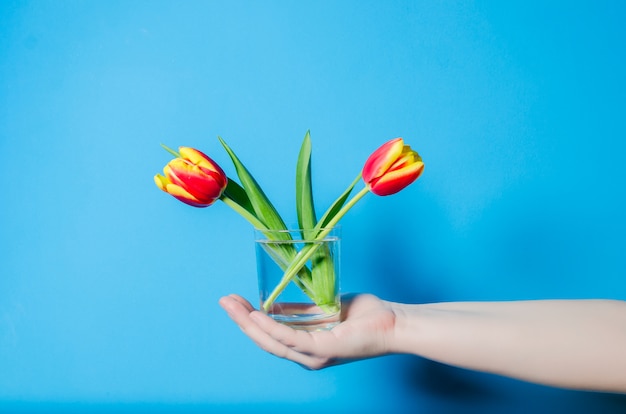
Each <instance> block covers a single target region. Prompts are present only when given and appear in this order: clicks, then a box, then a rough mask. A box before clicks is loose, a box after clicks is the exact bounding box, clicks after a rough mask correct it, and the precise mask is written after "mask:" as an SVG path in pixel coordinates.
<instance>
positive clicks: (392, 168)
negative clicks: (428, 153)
mask: <svg viewBox="0 0 626 414" xmlns="http://www.w3.org/2000/svg"><path fill="white" fill-rule="evenodd" d="M422 171H424V163H423V162H422V158H421V157H420V156H419V154H418V153H417V152H415V151H413V150H412V149H411V147H410V146H408V145H404V140H403V139H402V138H395V139H392V140H391V141H389V142H386V143H385V144H383V145H382V146H381V147H380V148H378V149H377V150H376V151H374V152H373V153H372V155H370V157H369V158H368V159H367V161H366V162H365V165H364V167H363V181H365V183H366V184H367V186H368V187H369V189H370V191H371V192H372V193H374V194H376V195H379V196H386V195H391V194H395V193H397V192H398V191H400V190H402V189H403V188H404V187H406V186H408V185H409V184H411V183H412V182H413V181H415V180H417V179H418V178H419V176H420V175H421V174H422Z"/></svg>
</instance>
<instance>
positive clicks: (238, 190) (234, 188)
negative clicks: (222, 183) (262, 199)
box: [224, 178, 256, 216]
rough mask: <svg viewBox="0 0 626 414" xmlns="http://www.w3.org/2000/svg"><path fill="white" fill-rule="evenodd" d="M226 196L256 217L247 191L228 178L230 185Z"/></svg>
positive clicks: (226, 190) (225, 192)
mask: <svg viewBox="0 0 626 414" xmlns="http://www.w3.org/2000/svg"><path fill="white" fill-rule="evenodd" d="M224 194H225V195H226V197H228V198H230V199H231V200H233V201H234V202H235V203H237V204H239V205H240V206H241V207H243V208H244V209H246V210H247V211H248V212H249V213H250V214H252V215H254V216H256V213H255V211H254V208H253V207H252V203H251V202H250V198H249V197H248V194H247V193H246V190H244V189H243V187H241V186H240V185H239V184H238V183H237V182H236V181H234V180H233V179H231V178H228V184H227V185H226V189H225V190H224Z"/></svg>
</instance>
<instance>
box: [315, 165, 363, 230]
mask: <svg viewBox="0 0 626 414" xmlns="http://www.w3.org/2000/svg"><path fill="white" fill-rule="evenodd" d="M360 180H361V174H360V173H359V175H358V176H357V177H356V178H355V179H354V181H353V182H352V184H350V186H348V188H347V189H346V191H344V192H343V194H341V195H340V196H339V198H337V200H335V202H334V203H333V204H332V205H331V206H330V207H329V208H328V210H326V213H324V215H323V216H322V218H321V219H320V221H319V222H318V223H317V225H316V226H315V231H316V233H317V232H319V230H320V229H323V228H324V227H326V226H327V225H328V223H329V222H330V221H331V220H332V219H333V217H335V215H336V214H337V213H338V212H339V211H340V210H341V208H342V207H343V205H344V204H345V202H346V200H347V199H348V197H349V196H350V193H351V192H352V189H354V186H355V185H356V183H358V182H359V181H360Z"/></svg>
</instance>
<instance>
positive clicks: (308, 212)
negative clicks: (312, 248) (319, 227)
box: [296, 131, 317, 239]
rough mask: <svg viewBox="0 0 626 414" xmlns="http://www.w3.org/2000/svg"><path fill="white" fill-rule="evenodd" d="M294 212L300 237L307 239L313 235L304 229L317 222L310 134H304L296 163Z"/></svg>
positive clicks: (310, 227)
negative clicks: (300, 232)
mask: <svg viewBox="0 0 626 414" xmlns="http://www.w3.org/2000/svg"><path fill="white" fill-rule="evenodd" d="M296 212H297V213H298V225H299V226H300V229H303V231H302V237H303V238H304V239H308V238H310V237H313V236H314V235H312V234H311V232H310V231H309V232H307V231H305V230H312V229H313V228H314V227H315V224H316V223H317V219H316V217H315V205H314V203H313V187H312V184H311V134H310V132H309V131H307V133H306V134H305V135H304V140H303V141H302V146H301V147H300V154H299V155H298V163H297V165H296Z"/></svg>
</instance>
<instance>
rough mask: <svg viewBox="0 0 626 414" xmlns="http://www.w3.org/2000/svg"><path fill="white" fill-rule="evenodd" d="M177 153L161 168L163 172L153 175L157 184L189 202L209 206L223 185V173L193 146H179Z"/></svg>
mask: <svg viewBox="0 0 626 414" xmlns="http://www.w3.org/2000/svg"><path fill="white" fill-rule="evenodd" d="M179 155H180V156H179V157H178V158H174V159H173V160H171V161H170V162H169V163H168V164H167V165H166V166H165V168H163V174H164V175H161V174H157V175H155V176H154V182H155V183H156V185H157V187H159V188H160V189H161V190H163V191H165V192H166V193H168V194H170V195H172V196H173V197H174V198H176V199H178V200H180V201H182V202H183V203H186V204H189V205H190V206H194V207H208V206H210V205H211V204H213V203H214V202H215V201H217V200H218V199H219V198H220V197H221V196H222V193H223V192H224V189H226V184H228V178H227V177H226V174H224V171H223V170H222V169H221V168H220V166H219V165H217V164H216V163H215V161H213V160H212V159H211V158H209V157H208V156H206V155H205V154H203V153H202V152H200V151H198V150H196V149H193V148H189V147H180V148H179Z"/></svg>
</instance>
